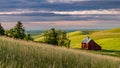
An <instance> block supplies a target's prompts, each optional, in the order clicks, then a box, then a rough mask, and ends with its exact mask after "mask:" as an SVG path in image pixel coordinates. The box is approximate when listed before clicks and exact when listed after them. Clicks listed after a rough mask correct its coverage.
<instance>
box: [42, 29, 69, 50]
mask: <svg viewBox="0 0 120 68" xmlns="http://www.w3.org/2000/svg"><path fill="white" fill-rule="evenodd" d="M44 41H45V43H48V44H53V45H56V46H66V47H68V48H69V45H70V40H69V39H68V38H67V33H66V32H65V31H61V30H55V28H52V29H50V30H47V31H45V32H44Z"/></svg>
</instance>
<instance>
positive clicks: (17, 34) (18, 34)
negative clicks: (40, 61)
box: [5, 21, 32, 40]
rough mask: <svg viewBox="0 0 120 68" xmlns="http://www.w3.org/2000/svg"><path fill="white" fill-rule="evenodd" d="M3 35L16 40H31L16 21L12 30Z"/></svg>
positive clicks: (20, 23)
mask: <svg viewBox="0 0 120 68" xmlns="http://www.w3.org/2000/svg"><path fill="white" fill-rule="evenodd" d="M5 35H6V36H8V37H13V38H16V39H25V40H32V38H31V36H30V34H28V33H26V32H25V29H24V27H23V25H22V22H20V21H18V22H17V24H16V25H15V26H14V28H12V29H10V30H6V31H5Z"/></svg>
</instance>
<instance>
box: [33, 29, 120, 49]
mask: <svg viewBox="0 0 120 68" xmlns="http://www.w3.org/2000/svg"><path fill="white" fill-rule="evenodd" d="M68 35H69V38H70V40H71V48H81V42H82V40H83V39H84V38H85V37H86V36H90V37H91V38H92V39H93V40H95V41H96V42H97V43H98V44H99V45H100V46H102V48H103V49H108V50H111V49H112V50H119V45H120V41H119V39H120V28H116V29H111V30H101V31H75V32H70V33H69V34H68ZM33 38H34V41H43V39H44V37H43V35H37V36H34V37H33Z"/></svg>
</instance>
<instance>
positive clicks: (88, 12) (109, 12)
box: [53, 9, 120, 15]
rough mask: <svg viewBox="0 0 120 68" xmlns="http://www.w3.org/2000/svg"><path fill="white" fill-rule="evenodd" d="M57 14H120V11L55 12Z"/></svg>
mask: <svg viewBox="0 0 120 68" xmlns="http://www.w3.org/2000/svg"><path fill="white" fill-rule="evenodd" d="M53 13H55V14H67V15H81V14H120V9H107V10H105V9H104V10H103V9H102V10H82V11H54V12H53Z"/></svg>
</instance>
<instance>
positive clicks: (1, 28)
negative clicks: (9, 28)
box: [0, 23, 5, 35]
mask: <svg viewBox="0 0 120 68" xmlns="http://www.w3.org/2000/svg"><path fill="white" fill-rule="evenodd" d="M4 32H5V30H4V28H3V27H2V26H1V23H0V35H4Z"/></svg>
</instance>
